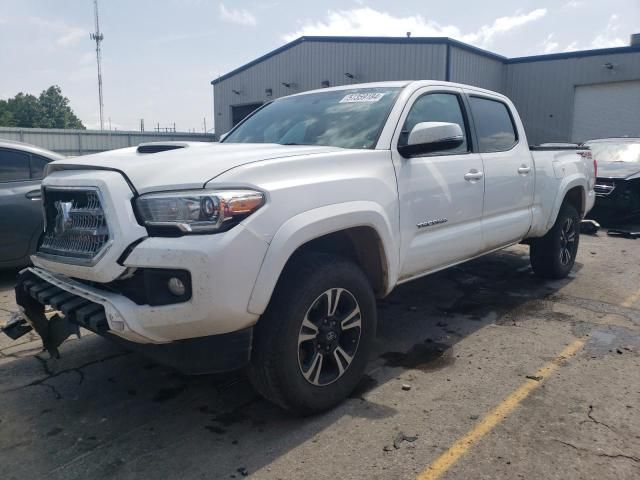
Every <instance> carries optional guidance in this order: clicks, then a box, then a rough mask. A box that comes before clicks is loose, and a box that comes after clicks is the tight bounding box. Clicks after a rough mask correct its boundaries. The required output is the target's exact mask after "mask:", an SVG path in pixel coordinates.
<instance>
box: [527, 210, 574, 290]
mask: <svg viewBox="0 0 640 480" xmlns="http://www.w3.org/2000/svg"><path fill="white" fill-rule="evenodd" d="M579 243H580V215H579V214H578V211H577V210H576V209H575V207H574V206H573V205H570V204H564V205H562V207H561V208H560V212H559V213H558V218H556V223H554V224H553V227H552V228H551V230H549V231H548V232H547V234H546V235H545V236H544V237H541V238H536V239H534V240H533V241H532V242H531V248H530V258H531V266H532V267H533V272H534V273H535V274H536V275H537V276H539V277H542V278H549V279H561V278H565V277H566V276H567V275H569V272H570V271H571V269H572V268H573V264H574V263H575V260H576V255H577V254H578V244H579Z"/></svg>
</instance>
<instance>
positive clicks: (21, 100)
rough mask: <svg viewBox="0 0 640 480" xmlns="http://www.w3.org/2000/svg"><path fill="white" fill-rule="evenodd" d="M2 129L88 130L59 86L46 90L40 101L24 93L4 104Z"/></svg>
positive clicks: (0, 120)
mask: <svg viewBox="0 0 640 480" xmlns="http://www.w3.org/2000/svg"><path fill="white" fill-rule="evenodd" d="M0 126H3V127H24V128H78V129H83V130H84V129H85V126H84V125H83V124H82V122H81V121H80V119H79V118H78V117H77V116H76V115H75V113H73V110H71V107H70V106H69V99H68V98H67V97H65V96H63V95H62V90H61V89H60V87H59V86H57V85H53V86H51V87H49V88H48V89H46V90H43V91H42V93H41V94H40V96H39V97H37V98H36V97H35V96H34V95H31V94H25V93H22V92H20V93H18V94H17V95H16V96H15V97H13V98H10V99H9V100H6V101H5V100H2V101H0Z"/></svg>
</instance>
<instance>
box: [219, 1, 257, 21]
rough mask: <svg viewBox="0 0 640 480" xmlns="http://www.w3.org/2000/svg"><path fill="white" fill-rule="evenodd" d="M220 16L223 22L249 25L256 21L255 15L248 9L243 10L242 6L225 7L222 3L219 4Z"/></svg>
mask: <svg viewBox="0 0 640 480" xmlns="http://www.w3.org/2000/svg"><path fill="white" fill-rule="evenodd" d="M220 18H222V20H224V21H225V22H229V23H236V24H238V25H245V26H250V27H253V26H255V25H257V23H258V21H257V20H256V17H255V16H254V15H253V14H252V13H251V12H249V11H248V10H245V9H244V8H238V9H234V8H227V7H225V6H224V3H221V4H220Z"/></svg>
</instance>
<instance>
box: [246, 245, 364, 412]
mask: <svg viewBox="0 0 640 480" xmlns="http://www.w3.org/2000/svg"><path fill="white" fill-rule="evenodd" d="M328 292H331V293H328ZM354 302H355V303H354ZM332 308H333V309H334V314H333V315H330V310H331V309H332ZM356 311H359V314H358V313H357V312H356ZM354 312H356V313H354ZM352 314H353V315H352ZM348 317H351V318H348ZM325 321H326V323H325ZM303 322H304V323H305V325H304V326H303ZM342 327H345V328H342ZM332 332H333V333H332ZM375 334H376V303H375V296H374V294H373V289H372V288H371V285H370V283H369V281H368V279H367V277H366V276H365V274H364V273H363V272H362V271H361V270H360V268H358V266H357V265H355V264H354V263H352V262H350V261H348V260H346V259H343V258H341V257H337V256H334V255H328V254H322V253H309V254H306V255H304V256H302V257H300V258H298V259H294V260H292V262H290V264H289V265H288V266H287V268H286V269H285V271H284V272H283V274H282V276H281V280H280V281H279V283H278V286H277V287H276V290H275V292H274V294H273V297H272V299H271V303H270V304H269V307H268V308H267V311H266V312H265V314H264V315H263V316H262V317H261V318H260V320H259V321H258V323H257V325H256V329H255V338H254V345H253V352H252V356H251V363H250V365H249V368H248V374H249V379H250V380H251V383H252V384H253V386H254V388H255V389H256V390H257V391H258V392H259V393H260V394H261V395H262V396H264V397H265V398H267V399H268V400H270V401H271V402H273V403H275V404H277V405H279V406H281V407H283V408H284V409H286V410H289V411H291V412H293V413H294V414H296V415H311V414H314V413H319V412H322V411H325V410H328V409H330V408H332V407H334V406H335V405H337V404H338V403H340V402H342V401H343V400H344V399H345V398H347V397H348V395H349V394H350V393H351V392H352V391H353V390H354V389H355V387H356V386H357V385H358V383H359V382H360V380H361V378H362V375H363V374H364V371H365V368H366V366H367V362H368V359H369V354H370V352H371V348H372V344H373V341H374V339H375ZM301 340H302V341H301ZM343 354H346V355H343ZM320 357H321V358H320ZM349 358H351V360H350V361H349ZM338 362H340V365H338ZM318 363H319V365H318Z"/></svg>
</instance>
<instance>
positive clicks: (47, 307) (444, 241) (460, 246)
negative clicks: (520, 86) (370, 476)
mask: <svg viewBox="0 0 640 480" xmlns="http://www.w3.org/2000/svg"><path fill="white" fill-rule="evenodd" d="M595 169H596V165H595V162H594V161H593V160H592V158H591V153H590V152H589V150H588V149H582V148H579V147H574V146H570V145H569V146H561V147H557V148H555V149H554V148H545V147H529V145H528V144H527V137H526V135H525V131H524V128H523V125H522V122H521V120H520V117H519V116H518V113H517V111H516V109H515V108H514V105H513V104H512V103H511V101H510V100H509V99H508V98H507V97H505V96H503V95H500V94H498V93H494V92H491V91H488V90H483V89H480V88H476V87H471V86H466V85H460V84H454V83H448V82H441V81H402V82H401V81H397V82H384V83H371V84H360V85H349V86H344V87H337V88H326V89H322V90H316V91H310V92H305V93H300V94H296V95H292V96H289V97H284V98H280V99H277V100H274V101H272V102H270V103H268V104H266V105H264V106H262V107H261V108H259V109H258V110H256V111H255V112H253V113H252V114H251V115H250V116H248V117H247V118H245V119H244V120H243V121H242V122H241V123H239V124H238V125H237V126H235V127H234V128H233V129H232V130H231V131H230V132H229V133H228V134H227V135H226V136H224V138H223V139H222V140H221V141H220V142H219V143H213V144H205V143H180V142H173V143H171V142H170V143H166V144H165V143H152V144H142V145H140V146H138V147H137V148H136V147H132V148H125V149H121V150H115V151H110V152H104V153H100V154H96V155H89V156H85V157H78V158H72V159H64V160H58V161H55V162H53V163H51V164H49V166H48V168H47V175H46V177H45V178H44V180H43V183H42V198H43V210H44V218H45V229H44V233H43V234H42V236H41V238H40V241H39V246H38V250H37V252H36V254H35V255H34V256H33V257H32V262H33V267H30V268H27V269H25V270H22V271H21V272H20V273H19V276H18V280H17V286H16V289H15V291H16V301H17V304H18V305H19V306H20V310H21V312H20V316H19V317H16V318H15V319H14V320H13V321H12V322H10V324H9V325H7V326H5V328H4V330H5V332H6V333H7V334H9V335H10V336H12V337H18V336H20V335H21V334H24V333H25V332H26V331H28V330H29V329H31V328H33V329H35V331H36V332H37V333H38V334H39V335H40V336H41V337H42V340H43V344H44V348H45V349H46V350H48V351H49V352H50V353H51V354H52V355H53V356H57V355H58V349H59V348H60V346H61V344H62V342H63V341H64V339H65V338H67V337H68V336H69V335H70V334H73V333H77V331H78V327H79V326H81V327H84V328H87V329H89V330H92V331H94V332H96V333H98V334H100V335H103V336H105V337H109V338H111V339H113V340H116V341H118V342H121V343H123V344H125V345H127V346H128V347H129V348H132V349H134V350H139V351H141V352H143V353H146V354H147V355H150V356H151V357H153V358H154V359H156V360H157V361H159V362H163V363H166V364H170V365H173V366H175V367H177V368H178V369H180V370H182V371H185V372H188V373H207V372H219V371H226V370H232V369H240V368H244V367H246V369H247V371H248V375H249V378H250V379H251V381H252V383H253V385H254V386H255V388H256V389H257V390H258V391H259V392H260V393H261V394H262V395H264V396H265V397H266V398H267V399H270V400H271V401H273V402H275V403H276V404H279V405H281V406H282V407H284V408H286V409H289V410H291V411H292V412H295V413H297V414H311V413H314V412H319V411H323V410H326V409H328V408H330V407H332V406H334V405H336V404H337V403H339V402H340V401H341V400H343V399H344V398H345V397H347V396H348V395H349V393H350V392H351V391H352V390H353V389H354V388H355V387H356V385H357V384H358V382H359V381H360V379H361V377H362V375H363V373H364V371H365V368H366V365H367V357H368V355H369V353H370V351H371V348H372V344H373V340H374V337H375V334H376V299H377V298H382V297H385V296H386V295H388V294H389V293H390V292H391V291H392V290H393V289H394V288H395V287H396V286H397V285H399V284H401V283H404V282H408V281H410V280H413V279H415V278H418V277H421V276H423V275H427V274H429V273H433V272H435V271H438V270H442V269H444V268H447V267H450V266H452V265H456V264H459V263H461V262H464V261H467V260H470V259H473V258H476V257H478V256H480V255H484V254H487V253H490V252H493V251H495V250H498V249H501V248H504V247H508V246H510V245H514V244H517V243H520V242H524V243H527V244H528V245H530V254H531V264H532V267H533V271H534V272H535V273H536V274H537V275H539V276H541V277H544V278H556V279H557V278H563V277H565V276H567V275H568V273H569V272H570V270H571V268H572V267H573V264H574V260H575V258H576V253H577V250H578V242H579V223H580V220H581V219H582V218H583V217H584V215H585V214H586V213H587V212H588V211H589V210H590V209H591V207H592V206H593V202H594V183H595V178H596V177H595V174H596V172H595Z"/></svg>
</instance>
